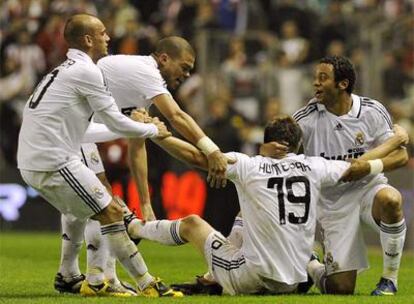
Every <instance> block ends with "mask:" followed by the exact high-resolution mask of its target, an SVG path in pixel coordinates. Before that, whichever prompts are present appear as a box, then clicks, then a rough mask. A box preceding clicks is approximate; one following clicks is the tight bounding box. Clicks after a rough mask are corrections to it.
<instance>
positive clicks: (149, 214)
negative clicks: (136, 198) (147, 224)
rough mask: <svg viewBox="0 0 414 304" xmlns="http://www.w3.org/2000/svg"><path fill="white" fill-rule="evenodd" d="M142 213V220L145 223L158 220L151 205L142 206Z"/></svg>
mask: <svg viewBox="0 0 414 304" xmlns="http://www.w3.org/2000/svg"><path fill="white" fill-rule="evenodd" d="M140 207H141V213H142V218H143V219H144V220H145V221H155V220H156V219H157V218H156V217H155V214H154V210H152V206H151V203H146V204H141V206H140Z"/></svg>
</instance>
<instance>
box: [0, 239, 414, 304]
mask: <svg viewBox="0 0 414 304" xmlns="http://www.w3.org/2000/svg"><path fill="white" fill-rule="evenodd" d="M59 246H60V237H59V235H58V234H57V233H54V234H53V233H10V232H0V303H45V304H47V303H54V304H56V303H111V304H114V303H179V304H184V303H215V304H219V303H246V304H247V303H301V304H302V303H325V304H328V303H329V304H330V303H414V252H412V251H411V252H408V251H406V252H405V254H404V257H403V261H402V266H401V270H400V279H399V292H398V295H397V296H395V297H381V298H378V297H370V296H369V293H370V291H371V290H372V288H373V287H374V285H375V284H376V282H377V280H378V279H379V276H380V273H381V269H382V266H381V265H382V258H381V253H380V251H379V250H378V249H371V250H370V252H369V254H370V263H371V269H369V270H368V271H366V272H364V273H363V274H361V275H360V276H359V278H358V282H357V290H356V295H354V296H325V295H320V294H319V293H318V292H317V291H316V290H315V289H311V291H310V293H309V294H308V295H305V296H297V295H284V296H238V297H230V296H222V297H204V296H194V297H185V298H182V299H171V298H170V299H168V298H164V299H145V298H140V297H139V298H130V299H123V298H83V297H81V296H77V295H60V294H58V293H56V292H55V291H54V289H53V278H54V275H55V273H56V270H57V267H58V262H59V254H60V251H59ZM139 247H140V250H141V252H142V254H143V256H144V258H145V259H146V261H147V264H148V267H149V269H150V271H151V273H152V274H154V275H157V276H160V277H162V278H163V279H164V280H165V281H166V282H167V283H172V282H184V281H188V280H191V279H192V278H193V277H194V275H195V274H201V273H203V271H204V270H205V266H204V261H203V260H202V258H201V257H200V256H199V255H198V253H197V252H196V251H195V250H194V248H192V247H191V246H189V245H186V246H181V247H166V246H161V245H157V244H154V243H150V242H146V241H142V242H141V244H140V246H139ZM84 251H85V250H83V252H84ZM84 261H85V255H84V253H83V254H82V257H81V267H82V269H85V262H84ZM118 273H120V276H121V277H122V278H124V279H127V276H126V274H125V272H124V271H123V270H121V267H118Z"/></svg>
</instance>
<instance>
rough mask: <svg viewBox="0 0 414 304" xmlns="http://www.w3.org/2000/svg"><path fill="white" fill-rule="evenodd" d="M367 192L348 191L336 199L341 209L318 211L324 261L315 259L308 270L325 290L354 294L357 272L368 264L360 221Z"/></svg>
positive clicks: (317, 284) (321, 288) (361, 190)
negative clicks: (361, 205) (362, 202)
mask: <svg viewBox="0 0 414 304" xmlns="http://www.w3.org/2000/svg"><path fill="white" fill-rule="evenodd" d="M365 192H366V189H364V188H360V189H353V190H352V191H348V192H346V193H345V194H343V195H342V196H341V197H339V198H338V199H337V200H336V201H335V204H336V206H340V207H341V208H340V209H337V210H335V212H332V211H330V210H329V208H323V209H321V210H320V212H319V222H320V224H321V227H322V233H323V239H322V240H323V246H324V251H325V252H324V254H325V256H324V262H325V263H324V264H322V263H320V262H319V261H318V260H316V259H314V260H312V261H310V262H309V264H308V267H307V271H308V273H309V275H310V276H311V278H312V279H313V281H314V283H315V285H316V286H317V287H318V288H319V289H320V291H321V292H322V293H329V294H353V293H354V290H355V284H356V276H357V271H358V270H363V269H366V268H367V267H368V260H367V256H366V249H365V242H364V238H363V233H362V227H361V223H360V202H361V201H362V200H363V196H364V193H365ZM321 203H322V204H329V202H321ZM321 206H325V205H321ZM325 209H326V210H325Z"/></svg>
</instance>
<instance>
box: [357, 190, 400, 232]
mask: <svg viewBox="0 0 414 304" xmlns="http://www.w3.org/2000/svg"><path fill="white" fill-rule="evenodd" d="M384 191H387V192H389V195H390V196H396V197H398V198H401V194H400V193H399V191H398V190H397V189H395V188H394V187H393V186H391V185H389V184H386V183H382V184H377V185H374V186H372V187H370V189H368V190H367V191H366V193H365V195H364V197H363V199H362V201H361V219H362V221H363V222H364V223H365V224H367V225H368V226H370V227H371V228H372V229H373V230H375V231H377V232H378V233H379V232H380V226H379V223H380V220H381V212H382V211H381V209H382V207H383V205H382V202H381V200H379V199H378V198H379V195H381V193H384Z"/></svg>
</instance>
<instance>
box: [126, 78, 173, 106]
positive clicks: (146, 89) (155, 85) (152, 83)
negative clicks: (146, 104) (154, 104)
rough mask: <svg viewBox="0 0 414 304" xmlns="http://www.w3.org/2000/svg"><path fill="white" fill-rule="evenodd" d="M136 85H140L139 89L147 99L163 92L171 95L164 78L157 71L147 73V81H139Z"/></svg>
mask: <svg viewBox="0 0 414 304" xmlns="http://www.w3.org/2000/svg"><path fill="white" fill-rule="evenodd" d="M141 73H142V72H141ZM134 85H135V86H139V88H137V89H138V90H137V91H139V92H142V94H143V95H144V99H147V100H148V99H153V98H154V97H156V96H158V95H162V94H167V95H171V93H170V92H169V91H168V89H167V88H166V87H165V82H164V79H162V77H161V76H160V75H157V73H155V71H154V72H152V73H148V74H146V75H145V81H137V82H136V83H135V84H134Z"/></svg>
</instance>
